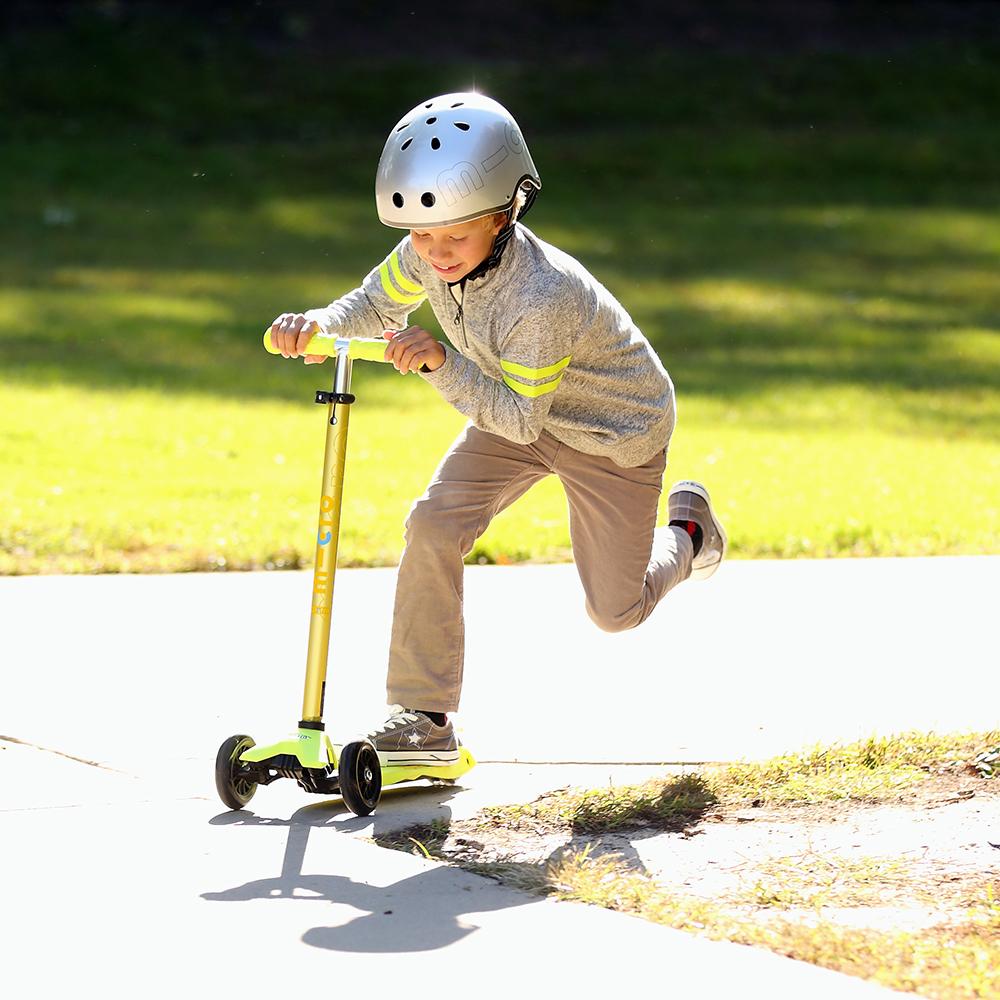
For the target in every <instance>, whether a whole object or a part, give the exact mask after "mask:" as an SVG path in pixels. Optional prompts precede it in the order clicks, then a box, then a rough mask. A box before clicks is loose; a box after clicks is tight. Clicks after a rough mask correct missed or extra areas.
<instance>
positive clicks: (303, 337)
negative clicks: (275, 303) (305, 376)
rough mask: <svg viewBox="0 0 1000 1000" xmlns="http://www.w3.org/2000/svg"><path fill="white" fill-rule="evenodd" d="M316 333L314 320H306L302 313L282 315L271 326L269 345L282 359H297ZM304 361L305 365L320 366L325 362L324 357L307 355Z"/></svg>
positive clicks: (317, 330)
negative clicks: (275, 349) (277, 351)
mask: <svg viewBox="0 0 1000 1000" xmlns="http://www.w3.org/2000/svg"><path fill="white" fill-rule="evenodd" d="M316 333H319V325H318V324H317V323H316V321H315V320H312V319H307V318H306V317H305V316H303V315H302V313H282V314H281V315H280V316H279V317H278V318H277V319H276V320H275V321H274V322H273V323H272V324H271V343H272V344H273V345H274V346H275V348H277V350H279V351H280V352H281V356H282V357H283V358H297V357H299V355H301V354H302V352H303V351H304V350H305V349H306V344H308V343H309V341H310V340H311V339H312V336H313V334H316ZM305 360H306V364H307V365H316V364H321V363H322V362H324V361H326V355H325V354H307V355H306V356H305Z"/></svg>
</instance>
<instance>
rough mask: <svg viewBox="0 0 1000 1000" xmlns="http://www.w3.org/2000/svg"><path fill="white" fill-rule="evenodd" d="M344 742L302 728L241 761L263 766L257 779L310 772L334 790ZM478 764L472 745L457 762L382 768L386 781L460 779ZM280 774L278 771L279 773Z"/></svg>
mask: <svg viewBox="0 0 1000 1000" xmlns="http://www.w3.org/2000/svg"><path fill="white" fill-rule="evenodd" d="M342 750H343V746H342V745H338V744H335V743H332V742H331V741H330V738H329V737H328V736H327V735H326V734H325V733H321V732H317V731H316V730H312V729H300V730H299V731H298V733H297V734H296V735H294V736H289V737H288V738H287V739H284V740H280V741H279V742H277V743H272V744H268V745H264V746H252V747H248V748H247V749H246V750H244V751H243V752H242V753H241V754H240V756H239V761H240V763H242V764H250V765H252V764H257V765H258V766H259V767H260V768H261V769H262V770H261V771H260V772H259V773H258V774H257V776H256V777H257V780H258V781H260V782H264V781H266V778H267V777H270V774H267V773H266V772H268V771H270V770H275V771H278V772H281V776H282V777H292V776H293V774H294V776H296V777H297V776H298V773H299V772H300V771H301V772H302V773H307V772H308V773H309V774H310V777H311V778H312V784H313V786H314V787H315V790H316V791H321V790H322V791H333V790H334V789H335V788H336V781H337V769H338V767H339V764H340V754H341V751H342ZM475 766H476V758H475V757H473V755H472V752H471V751H470V750H469V748H468V747H459V757H458V760H457V761H456V762H455V763H454V764H441V765H432V764H420V765H390V766H389V767H383V768H382V785H383V787H384V786H386V785H398V784H401V783H402V782H404V781H420V780H421V779H427V780H430V781H456V780H457V779H458V778H461V777H462V775H464V774H467V773H468V772H469V771H471V770H472V768H474V767H475ZM275 776H277V775H275Z"/></svg>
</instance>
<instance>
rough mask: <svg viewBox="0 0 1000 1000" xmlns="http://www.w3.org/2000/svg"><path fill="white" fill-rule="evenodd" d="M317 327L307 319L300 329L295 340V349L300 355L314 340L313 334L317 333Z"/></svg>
mask: <svg viewBox="0 0 1000 1000" xmlns="http://www.w3.org/2000/svg"><path fill="white" fill-rule="evenodd" d="M315 327H316V324H315V322H314V321H313V320H311V319H307V320H306V321H305V322H304V323H303V324H302V326H301V328H300V329H299V332H298V336H297V338H296V340H295V349H296V351H297V352H298V353H299V354H301V353H302V352H303V351H304V350H305V349H306V344H308V343H309V341H310V340H312V336H313V333H315Z"/></svg>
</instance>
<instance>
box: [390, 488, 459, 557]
mask: <svg viewBox="0 0 1000 1000" xmlns="http://www.w3.org/2000/svg"><path fill="white" fill-rule="evenodd" d="M403 535H404V538H405V539H406V544H407V545H413V544H415V543H419V544H423V545H431V546H442V547H445V546H447V547H451V546H454V545H456V544H457V545H459V546H460V547H464V546H465V545H466V536H467V535H468V530H467V529H466V527H465V525H464V522H463V519H462V517H461V516H460V515H459V514H458V512H456V511H454V510H447V509H445V508H443V507H441V506H439V505H438V504H437V503H436V502H435V501H434V500H432V499H430V498H421V499H420V500H418V501H417V502H416V503H415V504H414V505H413V507H412V508H411V510H410V513H409V516H408V517H407V518H406V524H405V526H404V529H403ZM473 541H474V539H473ZM468 545H469V547H470V548H471V542H469V543H468Z"/></svg>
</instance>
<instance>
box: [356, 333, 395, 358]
mask: <svg viewBox="0 0 1000 1000" xmlns="http://www.w3.org/2000/svg"><path fill="white" fill-rule="evenodd" d="M388 346H389V341H388V340H383V339H382V338H381V337H351V339H350V340H349V341H348V342H347V356H348V357H349V358H355V359H357V360H359V361H385V349H386V348H387V347H388Z"/></svg>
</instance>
